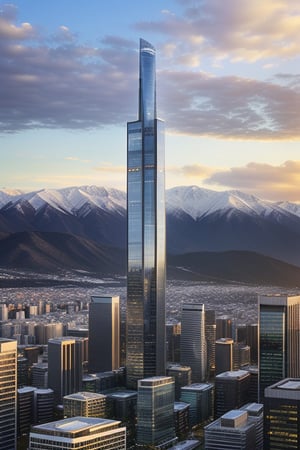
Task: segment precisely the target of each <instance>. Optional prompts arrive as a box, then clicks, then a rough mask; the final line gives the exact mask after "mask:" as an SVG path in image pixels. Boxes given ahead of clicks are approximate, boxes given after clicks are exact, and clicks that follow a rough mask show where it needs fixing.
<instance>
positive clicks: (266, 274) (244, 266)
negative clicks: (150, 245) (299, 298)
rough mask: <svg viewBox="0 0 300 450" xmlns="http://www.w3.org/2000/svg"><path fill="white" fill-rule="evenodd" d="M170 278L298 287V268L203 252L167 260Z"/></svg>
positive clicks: (239, 254)
mask: <svg viewBox="0 0 300 450" xmlns="http://www.w3.org/2000/svg"><path fill="white" fill-rule="evenodd" d="M168 273H169V277H170V278H179V279H185V280H201V279H205V280H207V279H210V280H212V281H219V282H220V281H226V282H228V281H235V282H243V283H252V284H259V285H268V284H270V285H278V286H295V287H296V286H299V287H300V268H299V267H296V266H293V265H290V264H286V263H283V262H282V261H279V260H276V259H274V258H270V257H268V256H263V255H260V254H258V253H254V252H242V251H229V252H202V253H187V254H184V255H176V256H174V255H173V256H171V255H169V257H168Z"/></svg>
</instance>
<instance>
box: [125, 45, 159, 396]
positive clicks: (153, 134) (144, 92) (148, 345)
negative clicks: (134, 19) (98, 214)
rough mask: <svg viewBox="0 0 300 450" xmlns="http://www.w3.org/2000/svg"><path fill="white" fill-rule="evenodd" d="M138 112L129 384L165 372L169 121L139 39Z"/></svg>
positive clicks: (131, 209)
mask: <svg viewBox="0 0 300 450" xmlns="http://www.w3.org/2000/svg"><path fill="white" fill-rule="evenodd" d="M139 56H140V79H139V81H140V85H139V117H138V120H137V121H135V122H130V123H128V124H127V217H128V219H127V220H128V223H127V226H128V227H127V233H128V241H127V242H128V244H127V245H128V254H127V257H128V266H127V318H126V369H127V385H128V387H131V388H136V385H137V380H138V379H142V378H144V377H150V376H155V375H164V373H165V360H166V350H165V347H166V338H165V276H166V275H165V246H166V245H165V228H166V226H165V179H164V176H165V175H164V174H165V170H164V124H163V122H161V121H160V120H158V119H157V117H156V68H155V58H156V51H155V49H154V47H153V46H152V45H151V44H150V43H149V42H146V41H144V40H143V39H141V40H140V53H139Z"/></svg>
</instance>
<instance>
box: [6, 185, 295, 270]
mask: <svg viewBox="0 0 300 450" xmlns="http://www.w3.org/2000/svg"><path fill="white" fill-rule="evenodd" d="M166 211H167V250H168V252H169V253H171V254H183V253H187V252H197V251H228V250H246V251H255V252H258V253H262V254H264V255H268V256H272V257H275V258H277V259H281V260H283V261H286V262H289V263H292V264H296V265H299V266H300V205H298V204H294V203H289V202H270V201H265V200H262V199H259V198H257V197H255V196H253V195H248V194H245V193H243V192H240V191H225V192H216V191H212V190H208V189H202V188H199V187H196V186H181V187H176V188H172V189H169V190H167V191H166ZM23 231H26V232H27V231H37V232H49V231H50V232H51V231H55V232H59V233H67V234H73V235H77V236H79V237H81V238H84V239H89V240H93V241H96V242H98V243H100V244H104V245H108V246H111V247H118V248H123V249H124V248H125V246H126V194H125V193H124V192H122V191H119V190H117V189H108V188H104V187H96V186H81V187H70V188H64V189H43V190H40V191H36V192H31V193H26V194H24V193H22V192H20V191H6V190H0V233H2V234H3V233H6V234H7V233H15V232H23Z"/></svg>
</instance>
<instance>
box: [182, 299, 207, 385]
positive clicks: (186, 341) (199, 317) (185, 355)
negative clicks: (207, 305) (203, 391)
mask: <svg viewBox="0 0 300 450" xmlns="http://www.w3.org/2000/svg"><path fill="white" fill-rule="evenodd" d="M180 362H181V364H182V365H184V366H190V367H191V369H192V382H193V383H199V382H200V381H205V379H206V373H207V356H206V339H205V314H204V305H203V304H200V303H198V304H197V303H186V304H183V305H182V316H181V340H180Z"/></svg>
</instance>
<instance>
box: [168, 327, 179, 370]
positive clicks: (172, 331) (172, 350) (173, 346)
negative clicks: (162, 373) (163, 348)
mask: <svg viewBox="0 0 300 450" xmlns="http://www.w3.org/2000/svg"><path fill="white" fill-rule="evenodd" d="M166 335H167V362H168V363H179V362H180V336H181V323H180V322H174V321H172V322H169V323H167V324H166Z"/></svg>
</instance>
